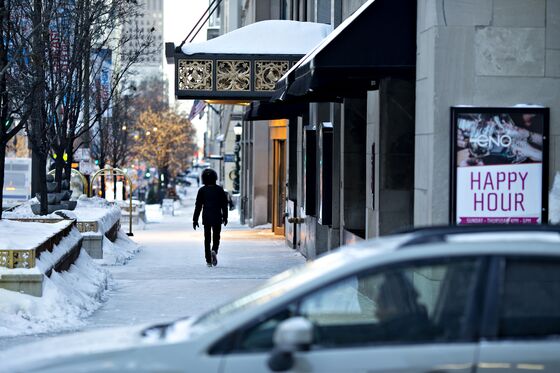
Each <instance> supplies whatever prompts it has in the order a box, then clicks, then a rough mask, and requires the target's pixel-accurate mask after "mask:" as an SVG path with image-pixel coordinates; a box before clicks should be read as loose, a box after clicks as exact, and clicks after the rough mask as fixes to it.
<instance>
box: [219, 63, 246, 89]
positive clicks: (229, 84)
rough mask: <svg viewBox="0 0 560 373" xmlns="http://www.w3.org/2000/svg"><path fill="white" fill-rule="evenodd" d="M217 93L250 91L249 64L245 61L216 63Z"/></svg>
mask: <svg viewBox="0 0 560 373" xmlns="http://www.w3.org/2000/svg"><path fill="white" fill-rule="evenodd" d="M216 63H217V66H216V90H217V91H249V90H251V62H250V61H245V60H222V61H220V60H218V61H216Z"/></svg>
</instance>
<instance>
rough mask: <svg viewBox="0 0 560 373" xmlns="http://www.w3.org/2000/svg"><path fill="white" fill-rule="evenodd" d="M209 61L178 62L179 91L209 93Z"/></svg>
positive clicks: (210, 75) (210, 76)
mask: <svg viewBox="0 0 560 373" xmlns="http://www.w3.org/2000/svg"><path fill="white" fill-rule="evenodd" d="M212 65H213V64H212V61H211V60H187V59H184V58H183V59H179V60H178V68H177V74H178V82H179V90H181V91H184V90H193V91H211V90H212Z"/></svg>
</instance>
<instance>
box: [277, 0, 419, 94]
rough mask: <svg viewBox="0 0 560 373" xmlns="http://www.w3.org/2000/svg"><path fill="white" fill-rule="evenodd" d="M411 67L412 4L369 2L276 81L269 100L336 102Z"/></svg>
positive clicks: (409, 71) (411, 70)
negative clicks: (273, 92) (274, 90)
mask: <svg viewBox="0 0 560 373" xmlns="http://www.w3.org/2000/svg"><path fill="white" fill-rule="evenodd" d="M415 70H416V2H413V1H410V0H369V1H367V2H366V3H364V4H363V5H362V6H361V7H360V8H359V9H358V10H357V11H356V12H355V13H354V14H352V15H351V16H350V17H348V18H347V19H346V20H345V21H344V22H343V23H341V24H340V25H339V26H338V27H337V28H336V29H335V30H334V31H333V32H332V33H331V34H330V35H329V36H328V37H326V38H325V39H324V40H323V41H322V42H321V43H320V44H319V45H317V46H316V47H315V48H314V49H313V50H311V51H310V52H309V53H308V54H306V55H305V56H304V57H303V58H302V59H301V60H300V61H299V62H298V63H297V64H296V65H295V66H294V67H293V68H292V69H291V70H290V71H289V72H288V73H286V74H285V75H284V76H282V78H281V79H279V81H278V83H277V86H276V90H277V91H276V92H275V94H274V95H273V100H293V99H295V100H301V99H305V100H307V101H340V100H341V99H342V98H343V97H353V96H360V95H363V93H364V92H365V91H366V90H371V89H376V88H377V84H378V80H379V79H380V78H382V77H386V76H407V77H410V76H414V72H415Z"/></svg>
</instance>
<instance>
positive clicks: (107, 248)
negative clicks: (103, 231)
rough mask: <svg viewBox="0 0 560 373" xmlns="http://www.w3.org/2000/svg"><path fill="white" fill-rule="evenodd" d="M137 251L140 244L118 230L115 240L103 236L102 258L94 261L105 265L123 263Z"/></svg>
mask: <svg viewBox="0 0 560 373" xmlns="http://www.w3.org/2000/svg"><path fill="white" fill-rule="evenodd" d="M138 251H140V246H139V245H138V244H137V243H136V242H134V241H132V240H131V239H130V238H128V236H127V235H126V234H124V233H123V232H122V231H119V233H118V235H117V239H116V240H115V242H111V240H109V239H108V238H107V237H103V259H99V260H96V262H97V263H99V264H101V265H106V266H111V265H125V264H126V263H127V262H128V261H129V260H130V259H131V258H132V257H133V256H134V255H135V254H136V253H137V252H138Z"/></svg>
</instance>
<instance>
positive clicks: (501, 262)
mask: <svg viewBox="0 0 560 373" xmlns="http://www.w3.org/2000/svg"><path fill="white" fill-rule="evenodd" d="M512 259H513V260H514V261H516V260H523V261H527V262H539V261H546V262H556V263H558V264H559V265H560V257H558V256H553V255H539V254H530V253H528V254H509V255H508V254H505V255H500V256H494V257H493V258H492V262H491V264H490V267H491V270H490V271H489V272H491V277H492V281H491V282H489V283H488V285H489V286H488V288H487V291H486V297H485V299H486V300H485V304H484V310H483V322H482V328H481V338H483V339H486V340H488V341H493V342H497V341H520V342H522V341H545V340H549V339H550V338H551V336H550V335H549V336H540V337H535V336H528V337H500V336H499V328H500V315H501V310H502V306H503V303H504V302H503V300H504V299H503V297H504V292H505V284H506V269H507V263H508V261H510V260H512Z"/></svg>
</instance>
